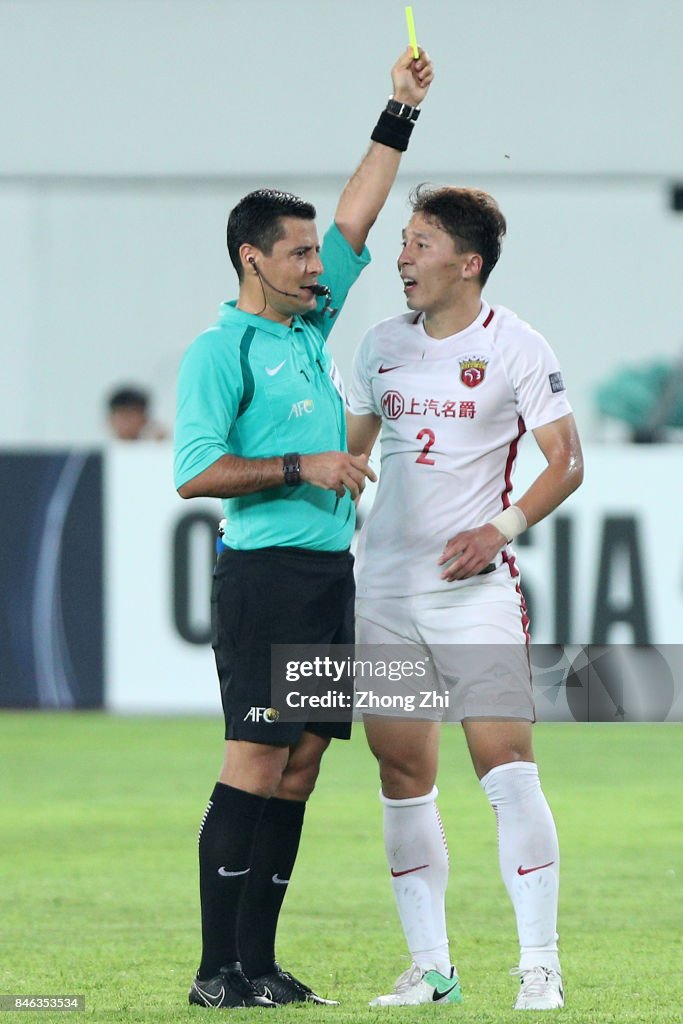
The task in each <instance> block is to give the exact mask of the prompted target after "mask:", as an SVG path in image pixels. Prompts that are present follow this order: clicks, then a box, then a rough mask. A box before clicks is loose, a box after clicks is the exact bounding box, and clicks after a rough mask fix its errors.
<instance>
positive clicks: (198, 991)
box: [189, 963, 277, 1010]
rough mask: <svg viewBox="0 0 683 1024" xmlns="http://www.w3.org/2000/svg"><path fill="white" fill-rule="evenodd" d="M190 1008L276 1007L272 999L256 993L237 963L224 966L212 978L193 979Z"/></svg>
mask: <svg viewBox="0 0 683 1024" xmlns="http://www.w3.org/2000/svg"><path fill="white" fill-rule="evenodd" d="M189 1001H190V1004H191V1005H192V1006H208V1007H211V1008H213V1009H216V1010H229V1009H232V1008H233V1007H238V1006H262V1007H266V1006H277V1003H275V1002H273V1000H272V999H269V998H268V997H266V996H264V995H262V994H261V993H260V992H257V991H256V988H255V987H254V985H253V984H252V983H251V982H250V981H249V979H248V978H247V977H246V975H245V974H244V973H243V972H242V967H241V965H240V964H239V963H234V964H226V966H225V967H221V969H220V971H219V972H218V974H217V975H216V976H215V977H214V978H206V979H202V978H195V979H194V981H193V982H192V985H191V987H190V994H189Z"/></svg>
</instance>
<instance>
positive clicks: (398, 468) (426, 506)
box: [349, 302, 572, 597]
mask: <svg viewBox="0 0 683 1024" xmlns="http://www.w3.org/2000/svg"><path fill="white" fill-rule="evenodd" d="M422 321H423V316H422V314H416V313H415V312H408V313H404V314H402V315H401V316H396V317H392V318H391V319H389V320H383V321H382V322H381V323H379V324H376V325H375V326H374V327H372V328H371V329H370V331H369V332H368V333H367V335H366V336H365V338H364V339H363V341H362V343H361V345H360V347H359V349H358V352H357V353H356V357H355V360H354V365H353V373H352V381H351V389H350V394H349V405H350V411H351V412H352V413H355V414H357V415H363V414H365V413H375V414H376V415H377V416H381V418H382V428H381V434H380V439H381V451H382V466H381V473H380V481H379V486H378V490H377V495H376V497H375V502H374V505H373V507H372V510H371V512H370V515H369V516H368V519H367V521H366V523H365V525H364V527H363V529H362V531H361V535H360V538H359V544H358V551H357V556H356V557H357V580H358V594H359V595H360V596H363V597H389V596H405V595H409V594H419V593H432V592H438V591H445V590H448V589H450V588H453V587H454V586H456V587H457V586H463V585H465V586H466V585H469V584H472V583H473V582H476V581H481V582H484V581H485V580H486V576H482V577H475V578H474V580H466V581H456V582H455V583H448V582H446V581H444V580H442V579H441V572H442V571H443V570H442V567H441V566H439V565H438V564H437V562H438V559H439V556H440V555H441V552H442V551H443V548H444V546H445V544H446V541H447V540H448V539H449V537H452V536H454V535H455V534H456V533H458V532H459V531H460V530H468V529H471V528H473V527H475V526H482V525H483V524H484V523H486V522H488V521H489V520H490V519H492V518H493V516H495V515H496V514H497V513H498V512H500V511H502V509H504V508H507V506H508V505H509V504H511V501H510V492H511V490H512V471H513V467H514V464H515V459H516V457H517V448H518V445H519V441H520V438H521V437H522V435H523V434H524V433H525V431H527V430H533V429H534V428H536V427H540V426H543V425H544V424H546V423H551V422H552V421H553V420H557V419H559V418H560V417H561V416H565V415H566V414H567V413H570V412H571V411H572V410H571V406H570V405H569V402H568V401H567V397H566V394H565V390H564V384H563V381H562V374H561V372H560V367H559V364H558V362H557V359H556V357H555V355H554V354H553V352H552V350H551V348H550V346H549V345H548V343H547V342H546V340H545V339H544V338H543V337H542V336H541V335H540V334H538V332H537V331H534V330H533V329H532V328H531V327H530V326H529V325H528V324H526V323H524V322H523V321H522V320H520V319H519V318H518V317H517V316H516V315H515V314H514V313H512V312H511V311H510V310H509V309H505V308H504V307H503V306H493V307H491V306H489V305H487V303H485V302H484V303H483V304H482V309H481V312H480V314H479V316H478V317H477V319H476V320H475V321H474V323H472V324H471V325H470V326H469V327H468V328H466V329H465V330H464V331H460V332H459V333H458V334H454V335H452V336H451V337H449V338H443V339H441V340H436V339H434V338H430V337H429V335H428V334H427V333H426V332H425V330H424V326H423V322H422Z"/></svg>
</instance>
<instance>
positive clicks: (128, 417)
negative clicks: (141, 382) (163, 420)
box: [107, 386, 168, 441]
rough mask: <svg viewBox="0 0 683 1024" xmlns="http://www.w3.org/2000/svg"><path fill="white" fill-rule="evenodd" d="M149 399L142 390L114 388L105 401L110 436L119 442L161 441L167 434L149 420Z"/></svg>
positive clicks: (136, 388) (161, 427)
mask: <svg viewBox="0 0 683 1024" xmlns="http://www.w3.org/2000/svg"><path fill="white" fill-rule="evenodd" d="M149 409H150V397H149V393H148V392H147V391H145V390H144V389H143V388H139V387H133V386H125V387H119V388H116V390H115V391H112V393H111V394H110V395H109V398H108V399H107V410H108V421H109V430H110V433H111V436H112V437H114V438H116V439H117V440H119V441H163V440H164V439H165V438H166V437H167V436H168V434H167V432H166V430H165V428H164V427H163V426H161V425H160V424H159V423H154V422H153V421H152V420H151V419H150V413H149Z"/></svg>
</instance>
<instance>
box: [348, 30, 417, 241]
mask: <svg viewBox="0 0 683 1024" xmlns="http://www.w3.org/2000/svg"><path fill="white" fill-rule="evenodd" d="M433 78H434V68H433V66H432V62H431V60H430V59H429V56H428V54H427V53H425V51H424V50H422V49H420V55H419V57H418V58H417V59H415V58H413V51H412V49H411V47H410V46H408V47H406V49H405V50H404V51H403V53H402V54H401V56H400V57H399V58H398V60H397V61H396V63H395V64H394V66H393V68H392V69H391V81H392V85H393V92H392V96H391V98H390V99H389V101H388V103H387V105H386V107H385V109H384V110H383V111H382V113H381V114H380V116H379V120H378V122H377V124H376V125H375V128H374V131H373V133H372V142H371V144H370V149H369V150H368V151H367V153H366V154H365V156H364V157H363V159H362V161H361V162H360V164H359V166H358V168H357V169H356V171H355V172H354V174H353V176H352V177H351V178H350V179H349V181H348V182H347V184H346V186H345V188H344V191H343V192H342V194H341V196H340V197H339V203H338V204H337V209H336V212H335V215H334V220H335V223H336V225H337V227H338V228H339V230H340V231H341V233H342V235H343V236H344V237H345V238H346V240H347V241H348V242H349V244H350V245H351V246H352V247H353V249H354V250H355V252H356V253H360V252H362V250H363V246H364V245H365V241H366V239H367V237H368V233H369V231H370V228H371V227H372V225H373V224H374V223H375V221H376V220H377V217H378V215H379V212H380V210H381V209H382V207H383V206H384V203H385V202H386V200H387V196H388V195H389V192H390V190H391V186H392V185H393V183H394V179H395V177H396V174H397V172H398V166H399V164H400V162H401V156H402V154H403V153H404V152H405V151H406V149H407V148H408V142H409V140H410V136H411V134H412V131H413V127H414V125H415V122H416V121H417V119H418V117H419V116H420V110H419V106H420V104H421V103H422V101H423V100H424V98H425V96H426V95H427V93H428V92H429V87H430V85H431V83H432V79H433Z"/></svg>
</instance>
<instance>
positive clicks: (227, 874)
mask: <svg viewBox="0 0 683 1024" xmlns="http://www.w3.org/2000/svg"><path fill="white" fill-rule="evenodd" d="M250 871H251V868H245V869H244V871H226V870H225V868H219V869H218V874H219V875H222V876H223V878H235V877H236V876H237V875H246V874H248V873H249V872H250Z"/></svg>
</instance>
